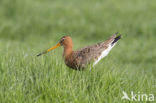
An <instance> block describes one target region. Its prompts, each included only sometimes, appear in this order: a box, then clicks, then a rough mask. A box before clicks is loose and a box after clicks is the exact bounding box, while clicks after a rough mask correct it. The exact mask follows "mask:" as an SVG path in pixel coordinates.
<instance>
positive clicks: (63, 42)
mask: <svg viewBox="0 0 156 103" xmlns="http://www.w3.org/2000/svg"><path fill="white" fill-rule="evenodd" d="M60 46H63V47H69V46H70V47H71V48H72V39H71V37H70V36H63V37H62V38H61V39H60V41H59V43H58V44H56V45H55V46H53V47H51V48H50V49H48V50H46V51H44V52H42V53H40V54H38V55H37V56H41V55H42V54H46V53H48V52H50V51H52V50H54V49H56V48H58V47H60Z"/></svg>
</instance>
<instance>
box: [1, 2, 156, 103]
mask: <svg viewBox="0 0 156 103" xmlns="http://www.w3.org/2000/svg"><path fill="white" fill-rule="evenodd" d="M155 12H156V1H155V0H150V1H149V0H129V1H127V0H118V1H117V0H0V53H1V57H0V63H1V64H0V78H1V80H0V102H1V103H5V102H10V101H12V102H16V103H17V102H21V101H22V102H23V103H24V102H29V103H30V102H33V103H34V102H36V103H39V102H45V101H46V102H52V101H53V102H56V103H58V102H77V103H79V102H80V101H81V102H107V103H108V102H110V103H111V102H113V103H114V102H127V101H121V98H120V95H122V90H127V91H131V90H136V92H138V91H142V92H146V93H155V87H156V86H155V85H156V70H155V69H156V65H155V63H156V47H155V43H156V34H155V33H156V13H155ZM115 32H119V33H121V34H122V35H123V39H121V40H120V42H119V43H118V44H117V46H116V47H115V48H114V49H113V50H112V52H111V53H110V55H109V56H108V57H106V59H104V60H102V61H101V62H100V63H99V64H98V65H97V66H96V67H95V68H96V69H95V70H93V72H92V73H93V74H90V72H89V68H88V70H86V71H83V72H76V71H72V70H70V69H69V68H67V67H66V66H65V64H64V62H63V59H62V49H57V50H55V51H53V52H52V53H49V54H47V55H45V56H42V57H40V58H37V57H36V54H38V53H39V52H41V51H42V50H45V49H48V48H49V47H51V46H53V45H55V44H56V43H57V42H58V41H59V39H60V38H61V37H62V36H64V35H69V36H71V37H72V39H73V43H74V49H75V50H76V49H78V48H81V47H85V46H87V45H91V44H94V43H97V42H100V41H104V40H105V39H107V38H108V37H110V36H111V35H112V34H114V33H115ZM112 71H115V72H112ZM101 73H102V74H101ZM108 73H109V74H108ZM62 75H63V76H62ZM75 75H76V77H75ZM91 75H94V76H91ZM100 77H101V78H100ZM36 78H38V79H36ZM63 78H67V79H65V80H64V79H63ZM69 78H72V80H73V81H74V83H79V84H77V86H76V87H75V84H74V83H72V84H71V82H70V79H69ZM95 78H98V79H95ZM103 78H106V79H103ZM112 78H114V79H113V81H111V80H112ZM123 78H124V80H122V79H123ZM62 79H63V80H64V81H62V82H61V81H60V82H59V81H58V82H57V83H56V80H62ZM85 80H86V81H85ZM37 81H38V82H39V83H36V82H37ZM41 81H44V83H40V82H41ZM84 81H85V83H86V84H84ZM93 81H94V82H95V84H94V82H93ZM102 81H103V82H102ZM122 81H125V82H122ZM92 83H93V84H92ZM101 83H102V87H101ZM122 83H123V84H122ZM44 84H45V85H44ZM88 84H90V86H91V88H92V89H91V91H90V92H84V91H83V89H84V90H85V88H87V87H88ZM66 85H70V86H71V88H72V89H69V88H68V86H67V87H66ZM114 85H117V87H116V89H117V90H113V88H114ZM107 87H109V88H110V91H112V92H110V91H109V93H108V90H109V89H108V88H107ZM127 87H128V88H127ZM8 88H11V89H8ZM95 88H97V89H95ZM119 88H120V89H119ZM63 90H64V91H63ZM72 90H75V91H72ZM54 91H55V93H54ZM100 91H103V92H100ZM106 91H107V92H106ZM71 92H72V94H70V93H71ZM65 93H66V94H65ZM92 93H95V95H91V94H92ZM103 93H104V94H103ZM105 93H106V94H105ZM78 94H80V95H78ZM116 95H119V97H116ZM8 96H9V97H8ZM84 96H86V98H87V99H84V98H83V97H84ZM69 97H70V99H69ZM103 97H105V98H103ZM54 98H55V99H54ZM73 98H74V99H73ZM113 98H114V99H113Z"/></svg>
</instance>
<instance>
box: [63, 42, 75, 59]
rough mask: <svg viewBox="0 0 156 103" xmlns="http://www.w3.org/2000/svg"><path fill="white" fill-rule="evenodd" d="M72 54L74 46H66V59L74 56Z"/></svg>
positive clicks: (64, 53) (64, 54)
mask: <svg viewBox="0 0 156 103" xmlns="http://www.w3.org/2000/svg"><path fill="white" fill-rule="evenodd" d="M72 52H73V46H72V44H68V45H64V52H63V56H64V57H65V58H68V57H70V55H71V54H72Z"/></svg>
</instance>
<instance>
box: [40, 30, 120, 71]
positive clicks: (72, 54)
mask: <svg viewBox="0 0 156 103" xmlns="http://www.w3.org/2000/svg"><path fill="white" fill-rule="evenodd" d="M117 34H118V32H117V33H115V34H114V35H112V36H111V37H110V38H108V39H107V40H105V41H103V42H99V43H96V44H94V45H90V46H86V47H84V48H81V49H78V50H77V51H74V50H73V43H72V38H71V37H70V36H63V37H62V38H61V39H60V41H59V43H57V44H56V45H55V46H53V47H51V48H50V49H48V50H46V51H44V52H41V53H39V54H38V55H37V56H41V55H43V54H46V53H48V52H50V51H52V50H53V49H56V48H58V47H60V46H63V48H64V51H63V58H64V61H65V64H66V65H67V66H68V67H69V68H71V69H74V70H84V69H85V68H87V65H89V64H91V65H92V66H93V67H94V66H95V65H96V64H97V63H98V62H99V61H100V60H101V59H102V58H104V57H105V56H107V55H108V54H109V52H110V51H111V49H112V48H113V47H114V46H115V45H116V43H117V42H118V41H119V40H120V39H121V34H120V35H119V36H118V35H117Z"/></svg>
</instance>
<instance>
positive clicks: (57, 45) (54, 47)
mask: <svg viewBox="0 0 156 103" xmlns="http://www.w3.org/2000/svg"><path fill="white" fill-rule="evenodd" d="M59 46H61V44H60V43H58V44H56V45H55V46H53V47H52V48H50V49H48V50H46V51H44V52H42V53H40V54H38V55H37V56H41V55H42V54H46V53H48V52H50V51H51V50H53V49H56V48H58V47H59Z"/></svg>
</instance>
